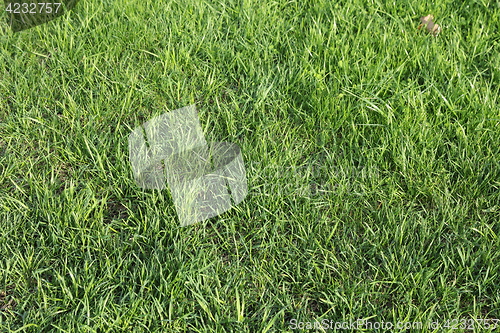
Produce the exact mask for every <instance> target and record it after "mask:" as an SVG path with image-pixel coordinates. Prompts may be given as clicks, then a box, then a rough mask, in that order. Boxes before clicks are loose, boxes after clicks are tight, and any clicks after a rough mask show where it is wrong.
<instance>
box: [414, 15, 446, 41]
mask: <svg viewBox="0 0 500 333" xmlns="http://www.w3.org/2000/svg"><path fill="white" fill-rule="evenodd" d="M420 22H422V23H421V24H420V25H419V26H418V29H420V28H422V27H423V26H425V27H426V28H427V31H428V32H429V33H431V34H433V35H434V36H437V35H438V34H439V33H440V32H441V27H440V26H439V24H436V23H434V16H433V15H431V14H429V15H427V16H423V17H421V18H420Z"/></svg>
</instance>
